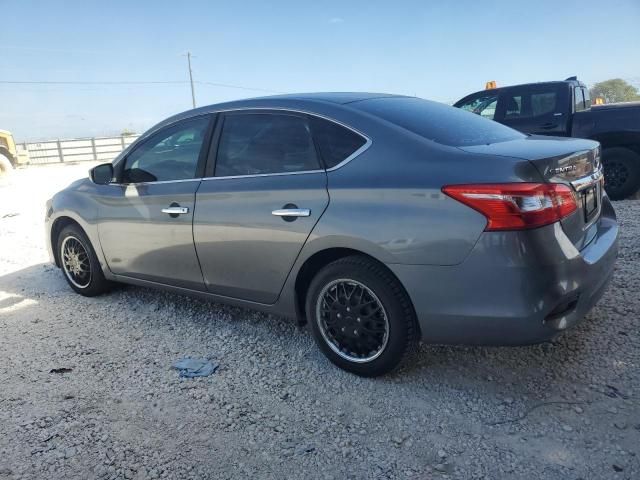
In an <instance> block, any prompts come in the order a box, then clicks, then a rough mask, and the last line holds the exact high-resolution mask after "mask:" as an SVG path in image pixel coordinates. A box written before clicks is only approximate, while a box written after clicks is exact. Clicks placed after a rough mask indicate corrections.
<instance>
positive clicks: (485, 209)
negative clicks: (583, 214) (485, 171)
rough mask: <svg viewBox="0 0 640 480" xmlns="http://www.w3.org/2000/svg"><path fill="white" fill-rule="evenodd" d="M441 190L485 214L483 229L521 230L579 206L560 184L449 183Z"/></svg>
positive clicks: (561, 215)
mask: <svg viewBox="0 0 640 480" xmlns="http://www.w3.org/2000/svg"><path fill="white" fill-rule="evenodd" d="M442 191H443V192H444V193H445V194H447V195H449V196H450V197H452V198H455V199H456V200H458V201H459V202H462V203H464V204H465V205H467V206H469V207H471V208H473V209H475V210H477V211H479V212H480V213H482V214H483V215H484V216H485V217H487V226H486V228H485V230H488V231H492V230H523V229H527V228H536V227H541V226H543V225H549V224H550V223H554V222H557V221H559V220H561V219H563V218H564V217H566V216H567V215H570V214H571V213H573V212H575V211H576V209H577V208H578V206H577V204H576V198H575V195H574V193H573V190H572V189H571V188H570V187H568V186H567V185H562V184H559V183H498V184H476V185H448V186H446V187H443V188H442Z"/></svg>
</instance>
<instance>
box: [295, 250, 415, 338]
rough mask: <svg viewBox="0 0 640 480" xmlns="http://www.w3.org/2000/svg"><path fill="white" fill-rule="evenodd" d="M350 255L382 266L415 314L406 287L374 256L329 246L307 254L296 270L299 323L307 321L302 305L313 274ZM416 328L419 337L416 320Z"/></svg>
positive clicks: (296, 298) (359, 251)
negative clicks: (402, 292)
mask: <svg viewBox="0 0 640 480" xmlns="http://www.w3.org/2000/svg"><path fill="white" fill-rule="evenodd" d="M350 256H360V257H365V258H367V259H368V260H371V261H373V262H375V263H377V264H378V265H379V266H380V267H381V268H384V269H385V270H386V271H387V272H388V273H389V275H391V276H392V277H393V278H394V279H395V280H396V281H397V282H398V284H399V285H400V287H401V288H402V289H403V290H404V291H405V293H406V295H407V298H408V299H409V303H410V305H411V309H412V310H413V313H414V316H415V315H416V311H415V307H414V306H413V300H412V299H411V297H410V296H409V293H408V292H407V290H406V288H405V287H404V285H403V284H402V282H401V281H400V279H399V278H398V277H397V276H396V275H395V274H394V273H393V272H392V271H391V269H389V267H387V266H386V265H385V264H384V263H383V262H381V261H380V260H378V259H377V258H375V257H374V256H372V255H370V254H368V253H365V252H363V251H361V250H357V249H354V248H347V247H330V248H325V249H323V250H319V251H317V252H315V253H314V254H313V255H311V256H309V258H307V259H306V260H305V261H304V263H303V264H302V265H301V267H300V269H299V270H298V272H297V275H296V279H295V285H294V291H295V300H296V310H297V316H298V321H299V323H300V324H305V323H306V322H307V319H306V312H305V309H304V305H305V302H306V296H307V292H308V290H309V286H310V284H311V281H312V280H313V278H314V277H315V275H316V274H317V273H318V272H319V271H320V270H321V269H322V268H324V267H325V266H326V265H329V264H330V263H331V262H335V261H336V260H339V259H341V258H344V257H350ZM416 323H417V325H416V328H417V329H418V332H417V335H418V338H420V335H421V332H420V326H419V323H418V322H416Z"/></svg>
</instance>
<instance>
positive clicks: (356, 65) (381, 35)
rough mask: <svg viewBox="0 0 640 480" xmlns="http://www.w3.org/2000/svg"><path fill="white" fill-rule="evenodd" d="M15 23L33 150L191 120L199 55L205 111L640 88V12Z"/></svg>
mask: <svg viewBox="0 0 640 480" xmlns="http://www.w3.org/2000/svg"><path fill="white" fill-rule="evenodd" d="M0 13H1V14H2V18H3V21H2V23H3V26H2V29H0V54H1V55H2V61H1V62H0V129H5V130H10V131H12V132H13V133H14V136H15V137H16V140H17V141H19V142H22V141H32V140H43V139H53V138H77V137H86V136H100V135H111V134H118V133H120V132H121V131H122V130H123V129H128V130H133V131H137V132H142V131H144V130H145V129H147V128H149V127H151V126H152V125H153V124H155V123H157V122H158V121H160V120H162V119H163V118H166V117H167V116H169V115H171V114H174V113H177V112H180V111H184V110H187V109H189V108H191V93H190V89H189V84H188V78H189V77H188V70H187V59H186V57H185V56H184V54H185V53H186V52H187V51H191V52H192V54H193V55H194V58H193V60H192V63H193V75H194V80H195V81H196V82H197V83H196V84H195V90H196V92H195V94H196V101H197V104H198V106H202V105H207V104H212V103H218V102H221V101H226V100H232V99H238V98H248V97H255V96H262V95H265V94H268V93H269V92H273V93H277V92H283V93H290V92H310V91H373V92H387V93H399V94H408V95H417V96H419V97H423V98H428V99H432V100H437V101H442V102H447V103H452V102H454V101H456V100H458V99H459V98H461V97H463V96H465V95H467V94H468V93H471V92H474V91H477V90H481V89H482V88H484V85H485V82H487V81H489V80H495V81H496V82H497V83H498V86H504V85H511V84H517V83H528V82H536V81H545V80H562V79H564V78H566V77H569V76H572V75H577V76H578V78H579V79H580V80H582V81H584V82H586V83H587V84H589V85H590V84H593V83H595V82H598V81H602V80H606V79H609V78H616V77H620V78H624V79H627V80H629V81H632V82H635V83H636V84H640V53H638V52H639V47H640V28H638V25H639V24H640V0H608V1H607V2H603V1H602V0H598V1H594V0H580V1H573V0H555V1H554V0H535V1H534V0H528V1H523V0H504V1H491V0H484V1H481V0H477V1H471V0H457V1H456V0H452V1H444V0H440V1H431V0H423V1H402V0H395V1H388V0H386V1H377V0H368V1H359V0H351V1H349V2H347V1H344V0H342V1H334V0H322V1H305V0H297V1H288V0H287V1H285V0H282V1H278V0H271V1H244V0H234V1H231V2H229V1H196V0H182V1H179V0H173V1H163V0H154V1H142V0H138V1H131V0H128V1H120V0H111V1H109V2H104V1H93V0H84V1H73V0H70V1H55V0H49V1H42V2H40V1H32V0H0ZM3 82H181V83H149V84H146V83H138V84H115V83H109V84H100V83H88V84H72V85H70V84H41V83H35V84H27V83H21V84H15V83H3ZM200 82H209V83H216V84H223V85H235V86H240V87H246V88H243V89H241V88H231V87H229V86H221V85H211V84H205V83H200ZM253 89H255V90H253Z"/></svg>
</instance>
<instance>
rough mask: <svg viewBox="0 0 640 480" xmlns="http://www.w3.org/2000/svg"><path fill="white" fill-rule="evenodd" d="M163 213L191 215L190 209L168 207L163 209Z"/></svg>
mask: <svg viewBox="0 0 640 480" xmlns="http://www.w3.org/2000/svg"><path fill="white" fill-rule="evenodd" d="M162 213H168V214H169V215H182V214H183V213H189V207H173V206H171V207H167V208H163V209H162Z"/></svg>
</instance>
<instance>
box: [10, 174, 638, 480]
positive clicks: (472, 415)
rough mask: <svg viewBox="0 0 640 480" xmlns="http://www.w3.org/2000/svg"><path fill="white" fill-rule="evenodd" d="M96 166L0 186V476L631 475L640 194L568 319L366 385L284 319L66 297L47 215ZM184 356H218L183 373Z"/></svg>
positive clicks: (153, 302) (161, 299) (152, 294)
mask: <svg viewBox="0 0 640 480" xmlns="http://www.w3.org/2000/svg"><path fill="white" fill-rule="evenodd" d="M87 168H88V165H86V164H85V165H78V166H52V167H31V168H28V169H23V170H18V171H17V172H16V173H15V174H14V175H13V178H12V179H11V181H10V182H9V183H7V182H4V185H0V352H1V353H0V359H1V361H0V385H1V386H2V387H1V389H0V479H8V478H10V479H13V478H34V479H42V478H47V479H49V478H65V479H75V478H78V479H82V478H100V479H116V478H120V479H122V478H127V479H129V478H135V479H146V478H150V479H153V478H245V477H255V478H336V479H343V478H420V479H429V478H434V479H438V478H465V479H467V478H488V479H494V478H527V479H537V478H544V479H558V478H563V479H576V480H577V479H604V478H606V479H609V478H614V479H616V478H620V479H634V478H635V479H637V478H640V458H639V456H638V455H639V454H640V408H639V406H640V378H639V377H640V370H639V364H640V341H639V337H638V325H639V319H638V317H639V314H640V295H639V293H638V292H639V291H640V241H639V240H638V239H639V238H640V202H638V201H627V202H617V203H616V204H615V207H616V210H617V212H618V215H619V219H620V222H621V224H622V238H621V250H620V259H619V261H618V266H617V271H616V274H615V277H614V279H613V282H612V284H611V285H610V288H609V290H608V292H607V293H606V295H605V296H604V298H603V299H602V300H601V301H600V303H599V305H598V306H597V307H596V308H595V309H594V310H593V311H592V312H591V313H590V314H589V315H588V317H587V319H586V320H585V321H584V322H583V323H582V324H581V325H580V326H578V327H577V328H575V329H573V330H572V331H570V332H568V333H566V334H564V335H562V336H561V337H559V338H558V339H556V340H555V341H554V342H553V343H548V344H543V345H537V346H531V347H519V348H462V347H427V346H423V347H421V348H420V349H419V351H418V352H416V353H414V354H413V355H412V358H410V359H409V361H408V362H407V363H406V366H405V367H404V368H403V369H401V370H399V371H398V372H396V373H395V374H393V375H390V376H386V377H383V378H379V379H375V380H368V379H361V378H358V377H355V376H353V375H350V374H347V373H345V372H342V371H340V370H338V369H336V368H335V367H333V366H332V365H331V364H329V362H328V361H327V360H325V359H324V357H323V356H322V355H321V354H320V353H319V351H318V350H317V349H316V348H315V346H314V344H313V341H312V339H311V336H310V334H309V332H307V331H305V330H304V329H303V330H301V329H299V328H297V327H296V326H295V325H294V323H293V322H291V321H288V320H284V319H281V318H277V317H271V316H267V315H263V314H261V313H256V312H253V311H249V310H243V309H239V308H232V307H227V306H222V305H218V304H214V303H207V302H204V301H199V300H194V299H190V298H187V297H182V296H178V295H172V294H167V293H162V292H158V291H153V290H148V289H143V288H136V287H123V288H120V289H117V290H116V291H113V292H112V293H110V294H107V295H104V296H102V297H98V298H93V299H88V298H84V297H81V296H79V295H76V294H74V293H73V292H72V291H71V289H70V288H69V287H68V286H67V285H66V283H65V281H64V279H63V277H62V274H61V272H60V271H59V270H58V269H56V268H55V267H53V266H51V265H49V264H47V255H46V251H45V245H44V238H43V233H42V232H43V228H42V219H43V216H44V202H45V200H46V199H47V198H48V197H49V196H50V195H51V194H52V193H53V192H54V191H56V190H58V189H60V188H62V187H64V186H65V185H67V184H68V183H70V181H71V180H73V179H74V178H76V177H79V176H82V175H84V174H86V170H87ZM186 355H191V356H198V357H211V358H214V359H215V360H216V361H218V362H219V363H220V365H221V366H220V369H219V370H218V371H217V372H216V373H215V374H214V375H212V376H210V377H207V378H200V379H181V378H179V377H178V375H177V373H176V372H175V371H174V370H172V369H171V368H170V366H171V364H172V363H173V362H174V361H175V360H177V359H178V358H181V357H183V356H186ZM60 368H67V369H70V371H68V372H67V373H51V370H52V369H60Z"/></svg>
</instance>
